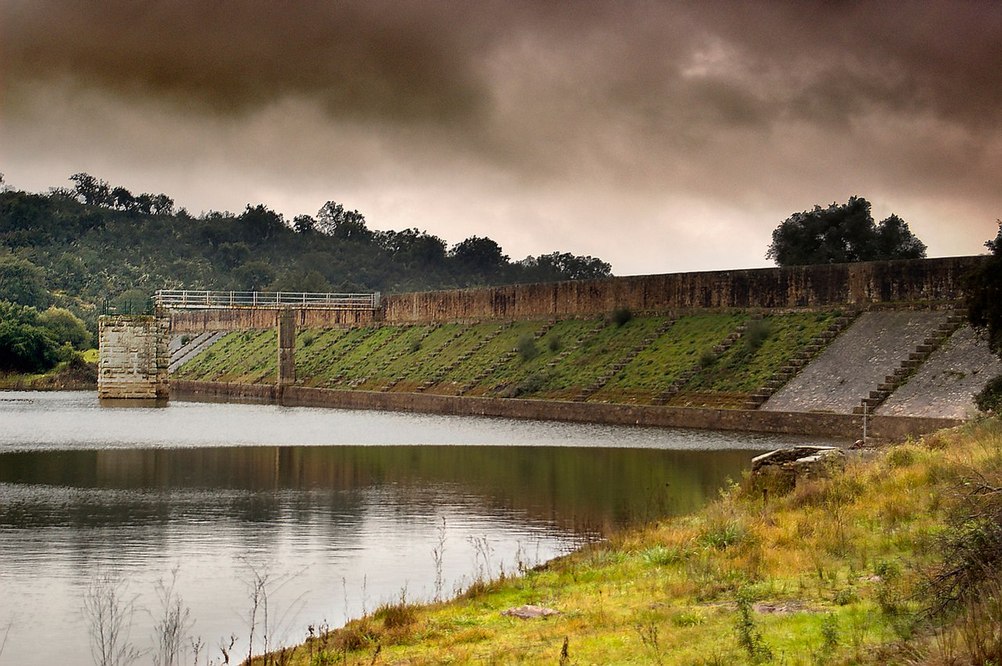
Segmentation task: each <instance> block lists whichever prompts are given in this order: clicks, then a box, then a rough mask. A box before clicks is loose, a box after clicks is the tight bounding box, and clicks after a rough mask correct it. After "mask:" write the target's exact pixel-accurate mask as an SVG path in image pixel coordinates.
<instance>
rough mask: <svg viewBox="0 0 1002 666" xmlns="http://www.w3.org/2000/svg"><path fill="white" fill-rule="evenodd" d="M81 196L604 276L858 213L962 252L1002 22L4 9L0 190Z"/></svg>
mask: <svg viewBox="0 0 1002 666" xmlns="http://www.w3.org/2000/svg"><path fill="white" fill-rule="evenodd" d="M79 171H86V172H88V173H91V174H93V175H95V176H98V177H100V178H103V179H105V180H108V181H109V182H111V184H112V185H124V186H125V187H127V188H129V189H130V190H132V191H133V192H134V193H139V192H153V193H159V192H164V193H166V194H169V195H170V196H172V197H174V199H175V200H176V202H177V204H178V205H180V206H184V207H186V208H187V209H188V210H189V211H190V212H191V213H193V214H198V213H201V212H203V211H208V210H230V211H234V212H239V211H241V210H243V208H244V206H245V205H246V204H248V203H251V204H257V203H264V204H265V205H267V206H269V207H271V208H273V209H275V210H278V211H279V212H281V213H283V214H284V215H285V216H286V217H287V218H288V219H291V218H292V216H294V215H296V214H300V213H309V214H315V213H316V211H317V210H318V209H319V208H320V207H321V206H322V205H323V203H324V202H325V201H327V200H335V201H339V202H341V203H343V204H344V205H345V206H346V207H348V208H356V209H358V210H359V211H361V212H362V213H364V214H365V216H366V218H367V220H368V223H369V227H370V228H373V229H402V228H406V227H418V228H420V229H424V230H427V231H428V232H430V233H433V234H436V235H438V236H441V237H442V238H444V239H445V240H446V241H447V242H448V243H449V244H450V245H452V244H454V243H457V242H459V241H460V240H462V239H464V238H466V237H468V236H471V235H487V236H490V237H491V238H493V239H495V240H496V241H498V242H499V243H500V244H501V245H502V247H503V248H504V250H505V252H506V253H507V254H508V255H510V256H511V257H512V259H521V258H523V257H525V256H526V255H529V254H533V255H538V254H542V253H547V252H551V251H553V250H561V251H569V252H573V253H575V254H588V255H593V256H599V257H602V258H603V259H605V260H606V261H609V262H611V263H612V265H613V271H614V272H615V273H616V274H619V275H626V274H637V273H664V272H675V271H684V270H685V271H687V270H712V269H725V268H745V267H757V266H767V265H770V262H768V261H767V260H766V259H765V252H766V248H767V246H768V244H769V242H770V238H771V232H772V230H773V229H774V228H775V227H776V225H777V224H779V222H781V221H782V220H783V219H785V218H786V217H787V216H789V215H790V214H791V213H793V212H796V211H800V210H805V209H809V208H812V207H813V206H814V205H815V204H821V205H827V204H829V203H832V202H835V201H838V202H844V201H846V200H847V199H848V198H849V196H851V195H854V194H858V195H861V196H864V197H866V198H867V199H869V200H870V201H871V202H872V203H873V208H874V216H875V217H876V218H877V219H878V220H879V219H882V218H883V217H886V216H887V215H889V214H891V213H897V214H898V215H900V216H901V217H903V218H904V219H905V221H907V222H908V223H909V225H910V226H911V229H912V231H913V232H914V233H915V234H916V235H917V236H919V237H920V238H921V239H922V240H923V241H925V242H926V244H927V245H928V246H929V255H930V256H949V255H961V254H978V253H981V252H983V251H984V248H983V247H982V243H983V242H984V241H985V240H987V239H988V238H992V237H994V235H995V232H996V229H997V227H996V219H997V218H999V217H1002V182H1000V181H1002V2H998V1H995V0H985V1H983V2H960V1H957V0H950V1H945V0H944V1H942V2H904V1H902V2H830V1H827V0H825V1H822V0H818V1H817V2H776V3H766V2H758V3H751V2H743V3H724V2H715V1H711V2H692V3H668V2H654V1H651V2H644V1H622V2H613V1H611V0H610V1H607V2H585V1H582V0H566V1H564V2H557V1H548V0H537V1H534V2H518V1H515V0H498V1H496V2H495V1H484V0H462V1H456V2H445V1H432V0H427V1H422V2H416V1H415V2H410V1H407V0H389V1H385V2H383V1H381V0H360V1H358V2H335V1H334V0H323V1H320V0H316V1H312V2H311V1H307V0H298V1H297V2H290V3H283V2H270V1H265V0H260V1H256V2H251V1H242V2H238V1H235V0H164V1H163V2H152V1H145V2H144V1H139V2H137V1H135V0H101V1H99V2H88V1H85V0H73V1H71V0H51V1H49V0H23V1H21V0H0V172H3V173H4V175H5V177H6V181H7V184H8V185H10V186H13V187H16V188H19V189H25V190H30V191H38V192H45V191H47V190H48V188H50V187H53V186H69V185H71V183H70V182H69V181H68V180H67V177H68V176H69V175H71V174H73V173H76V172H79Z"/></svg>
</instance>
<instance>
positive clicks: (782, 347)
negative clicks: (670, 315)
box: [673, 311, 838, 407]
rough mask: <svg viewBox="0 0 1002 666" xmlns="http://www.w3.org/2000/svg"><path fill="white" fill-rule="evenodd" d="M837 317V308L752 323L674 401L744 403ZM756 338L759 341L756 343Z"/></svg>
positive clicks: (685, 402) (783, 315)
mask: <svg viewBox="0 0 1002 666" xmlns="http://www.w3.org/2000/svg"><path fill="white" fill-rule="evenodd" d="M837 316H838V313H836V312H834V311H826V312H817V313H815V312H799V313H787V314H779V315H773V316H770V317H764V318H763V319H761V320H758V321H751V322H748V326H749V328H748V333H746V334H745V336H744V337H742V338H741V339H739V340H738V341H737V342H736V343H735V344H734V345H733V346H732V347H731V348H730V349H728V350H727V351H726V352H724V353H723V354H721V355H720V356H719V357H717V358H715V360H714V361H713V363H711V364H709V365H706V366H705V367H703V368H701V369H700V371H699V372H698V373H696V375H695V376H693V377H692V379H690V380H689V382H687V383H686V385H685V386H684V387H683V389H682V392H681V393H680V395H679V396H678V397H677V398H676V399H675V401H673V404H686V405H689V406H694V405H704V404H709V405H710V406H725V407H737V406H740V405H741V404H743V403H744V400H745V398H747V396H748V395H749V394H751V393H753V392H755V391H756V390H757V389H759V388H760V387H762V385H763V384H765V383H766V382H767V381H768V380H769V378H770V377H771V376H772V375H773V373H775V372H776V371H777V370H778V369H779V368H781V367H783V366H784V365H785V364H786V363H787V362H789V361H790V360H791V359H792V358H793V357H794V356H796V354H797V353H798V352H799V351H800V350H802V349H803V348H804V347H805V346H807V344H808V343H809V342H810V341H811V339H812V338H814V337H815V336H816V335H818V334H819V333H821V332H822V331H824V330H825V329H826V328H828V326H829V325H830V324H831V323H832V322H833V321H834V320H835V319H836V317H837ZM755 329H758V330H757V333H758V335H757V337H756V335H755V333H756V330H755ZM756 339H757V342H758V343H759V344H755V341H756ZM728 398H731V401H730V402H727V399H728ZM722 400H723V401H724V402H722Z"/></svg>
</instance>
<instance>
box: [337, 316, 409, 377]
mask: <svg viewBox="0 0 1002 666" xmlns="http://www.w3.org/2000/svg"><path fill="white" fill-rule="evenodd" d="M406 332H407V327H406V326H394V327H393V334H392V335H388V336H386V338H384V339H383V340H382V341H381V342H380V343H379V344H378V345H376V346H374V347H373V348H372V349H371V350H369V356H370V357H377V358H378V357H380V356H384V357H385V358H384V359H383V361H381V362H380V363H379V365H378V366H377V367H376V368H375V369H373V370H372V371H370V372H368V373H366V374H364V375H362V374H360V373H357V372H351V371H349V372H350V374H353V375H356V377H355V379H353V380H351V382H349V383H348V386H350V387H351V388H353V389H357V388H358V387H359V386H361V385H362V384H365V383H366V382H369V381H372V379H373V378H375V377H378V376H379V370H380V368H385V367H387V366H388V365H389V364H390V363H392V362H393V360H394V359H395V358H398V357H399V355H400V352H395V353H393V354H383V353H382V352H383V350H384V349H386V348H387V347H389V346H390V345H391V344H393V343H394V342H395V341H396V340H397V339H398V338H399V337H400V336H402V335H404V334H405V333H406ZM355 367H356V368H357V367H358V366H357V365H356V366H355Z"/></svg>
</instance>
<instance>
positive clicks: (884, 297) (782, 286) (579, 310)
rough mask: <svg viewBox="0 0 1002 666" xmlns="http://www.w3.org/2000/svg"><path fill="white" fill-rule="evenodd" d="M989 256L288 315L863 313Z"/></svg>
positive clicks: (345, 320) (244, 313)
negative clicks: (860, 309) (816, 309)
mask: <svg viewBox="0 0 1002 666" xmlns="http://www.w3.org/2000/svg"><path fill="white" fill-rule="evenodd" d="M985 258H986V257H980V256H978V257H946V258H940V259H915V260H907V261H904V260H903V261H881V262H866V263H854V264H828V265H820V266H791V267H788V268H759V269H752V270H738V271H709V272H702V273H668V274H663V275H637V276H629V277H614V278H606V279H602V280H572V281H565V282H545V283H537V284H518V285H508V286H503V287H485V288H481V289H450V290H444V291H424V292H413V293H406V294H390V295H387V296H384V297H383V299H382V305H381V307H380V309H379V310H376V311H371V310H366V311H361V310H360V311H342V310H315V309H308V308H295V309H293V310H292V311H293V313H294V316H295V319H296V326H297V327H298V328H329V327H336V326H358V325H363V324H368V323H371V322H372V321H374V320H382V321H385V322H387V323H391V324H405V323H426V322H444V321H472V320H483V319H511V320H514V319H531V318H541V317H544V318H548V317H557V316H582V317H583V316H595V315H601V314H606V313H609V312H611V311H612V310H614V309H615V308H620V307H625V308H629V309H630V310H632V311H634V312H669V311H671V312H678V311H684V310H694V309H701V308H718V309H724V308H746V309H749V308H750V309H758V308H805V307H833V306H834V307H838V306H852V307H866V306H869V305H874V304H882V303H897V304H901V303H937V302H953V301H957V300H959V299H961V298H962V297H963V283H964V277H965V276H966V274H967V273H968V272H969V271H970V270H971V269H972V268H974V267H975V266H977V265H979V264H980V263H981V262H982V261H984V259H985ZM278 312H279V310H277V309H276V310H263V309H253V308H244V309H236V308H235V309H232V310H194V311H179V312H171V332H172V333H174V334H179V333H203V332H211V331H236V330H251V329H266V328H273V327H275V326H276V325H277V323H278Z"/></svg>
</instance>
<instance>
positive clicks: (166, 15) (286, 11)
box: [2, 0, 483, 119]
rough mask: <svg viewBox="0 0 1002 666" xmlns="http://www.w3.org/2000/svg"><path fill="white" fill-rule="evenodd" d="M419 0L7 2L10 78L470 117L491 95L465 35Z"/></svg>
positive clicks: (249, 102)
mask: <svg viewBox="0 0 1002 666" xmlns="http://www.w3.org/2000/svg"><path fill="white" fill-rule="evenodd" d="M427 18H428V17H427V16H426V15H425V12H424V11H423V10H422V8H421V6H420V5H418V4H408V3H396V2H364V3H363V2H359V3H334V2H300V1H297V2H263V1H260V2H246V1H235V0H216V1H213V0H167V1H164V2H134V1H133V0H111V1H103V2H100V3H93V2H84V1H73V0H66V1H60V0H55V1H52V2H48V1H45V0H42V1H41V2H38V1H35V0H29V1H28V2H17V1H13V2H6V3H4V15H3V47H2V48H3V54H4V55H3V57H4V69H5V70H6V75H7V78H8V83H9V84H11V85H16V84H18V83H19V82H24V81H39V80H40V81H52V82H56V83H61V82H71V83H73V84H76V85H80V86H84V87H96V88H100V89H104V90H106V91H108V92H111V93H114V94H117V95H123V96H127V97H137V96H138V97H161V98H163V99H167V100H170V101H171V102H173V103H174V104H176V105H178V106H179V107H186V106H190V107H194V110H203V111H204V110H208V111H212V112H216V113H239V112H245V111H248V110H253V109H255V108H257V107H260V106H263V105H267V104H270V103H272V102H274V101H275V100H277V99H282V98H283V97H286V96H297V97H306V98H310V99H314V100H317V101H318V102H320V103H321V104H322V106H323V107H324V108H325V109H326V110H328V111H329V112H330V113H331V114H342V113H344V114H365V115H369V116H376V117H390V118H393V117H399V118H403V119H419V118H422V117H435V118H449V117H452V116H455V115H457V114H463V113H469V112H470V111H471V110H472V109H473V108H474V107H475V106H476V105H477V103H478V100H479V99H480V97H481V96H482V93H483V91H482V90H481V89H480V88H479V84H478V83H477V82H476V81H475V80H474V78H473V76H472V74H471V73H470V72H469V71H468V69H467V67H466V65H465V63H464V62H463V60H462V58H461V57H458V55H459V54H457V49H458V48H459V46H458V44H457V40H456V38H455V37H456V34H457V33H456V32H453V31H451V30H448V29H446V28H449V27H450V26H448V25H447V24H445V23H442V22H436V21H431V22H429V21H427Z"/></svg>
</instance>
